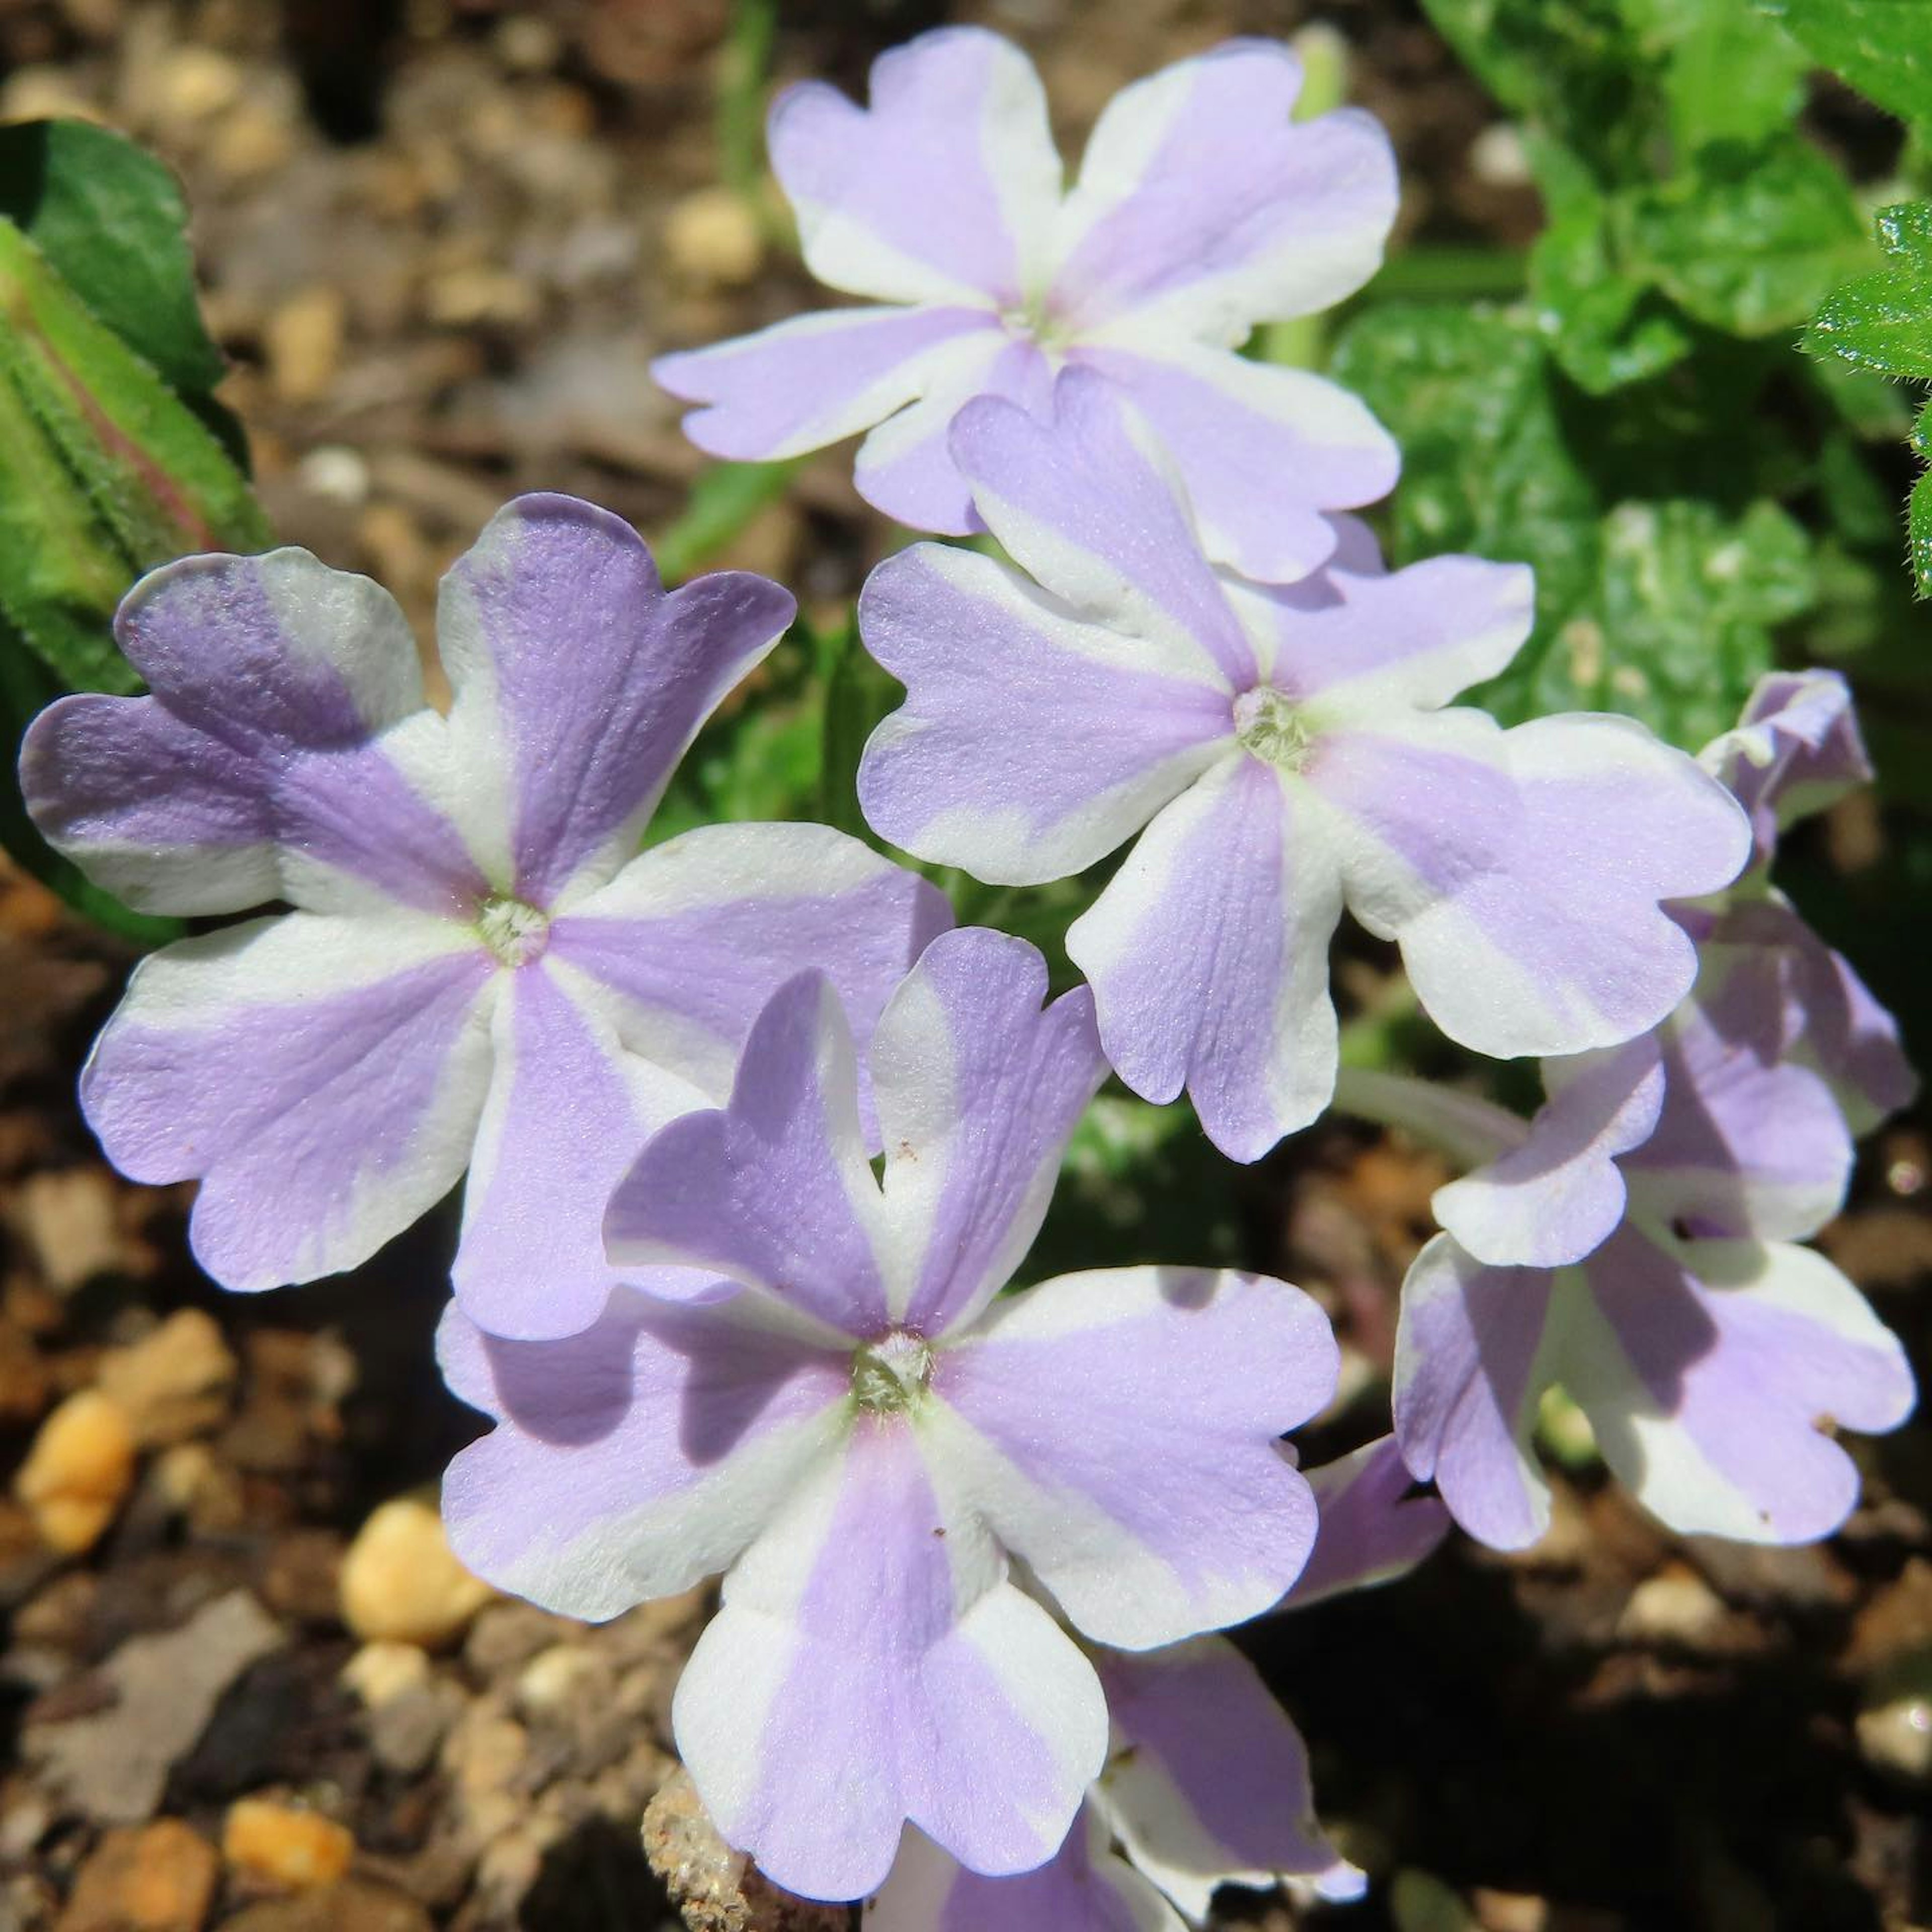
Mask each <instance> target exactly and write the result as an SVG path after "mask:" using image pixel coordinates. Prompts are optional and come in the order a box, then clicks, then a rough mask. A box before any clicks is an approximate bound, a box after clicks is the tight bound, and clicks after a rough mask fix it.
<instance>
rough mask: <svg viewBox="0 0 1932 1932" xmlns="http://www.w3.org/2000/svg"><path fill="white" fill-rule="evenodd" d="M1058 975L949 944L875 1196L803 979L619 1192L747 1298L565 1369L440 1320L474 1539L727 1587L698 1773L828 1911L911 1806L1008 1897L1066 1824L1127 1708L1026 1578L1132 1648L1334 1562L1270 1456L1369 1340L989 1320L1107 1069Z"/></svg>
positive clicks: (627, 1596)
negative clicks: (1342, 1343)
mask: <svg viewBox="0 0 1932 1932" xmlns="http://www.w3.org/2000/svg"><path fill="white" fill-rule="evenodd" d="M1045 992H1046V968H1045V965H1044V962H1043V961H1042V959H1040V955H1039V954H1038V953H1036V952H1035V951H1034V950H1033V949H1032V948H1031V947H1029V946H1028V945H1026V944H1024V942H1022V941H1018V940H1015V939H1010V938H1006V937H1004V936H1003V935H999V934H996V933H992V932H984V931H980V930H968V931H964V932H956V933H952V934H949V935H945V936H944V937H942V938H940V939H938V940H936V941H934V943H933V944H932V946H931V947H929V949H928V950H927V951H926V954H925V955H924V956H923V957H922V959H921V960H920V962H919V965H917V966H916V968H914V969H913V972H912V973H911V974H910V975H909V976H908V977H907V979H906V980H905V982H904V984H903V985H902V986H901V987H900V989H899V990H898V992H896V993H895V995H893V996H892V999H891V1001H889V1003H888V1004H887V1006H886V1010H885V1012H884V1013H883V1016H882V1017H881V1018H880V1021H879V1022H878V1025H877V1029H876V1031H874V1034H873V1037H872V1042H871V1052H870V1056H869V1057H870V1064H871V1085H872V1091H873V1094H874V1099H875V1101H876V1104H877V1111H878V1118H879V1124H880V1128H881V1130H883V1143H884V1147H885V1157H884V1165H883V1178H875V1176H874V1173H873V1172H872V1169H871V1166H870V1165H869V1164H868V1162H867V1160H866V1158H865V1142H864V1139H863V1138H862V1134H861V1132H860V1127H859V1112H858V1106H857V1100H856V1092H857V1080H858V1067H857V1061H856V1056H855V1055H854V1052H853V1046H852V1043H851V1039H850V1034H849V1032H848V1031H847V1026H846V1022H845V1019H844V1014H843V1012H842V1010H841V1007H840V1004H839V1002H838V1000H837V999H836V998H835V997H834V996H833V995H832V993H831V992H830V990H829V988H828V987H827V986H826V983H825V982H824V980H823V978H822V977H820V976H819V975H817V974H806V975H804V976H802V977H800V978H799V979H797V980H794V981H793V982H792V983H790V984H789V985H787V986H785V987H784V989H781V991H780V992H779V993H778V995H776V996H775V998H774V999H773V1000H772V1004H770V1005H769V1007H766V1010H765V1012H764V1013H763V1016H761V1017H760V1019H759V1020H758V1022H757V1025H755V1026H754V1028H753V1029H752V1032H751V1039H750V1040H749V1042H748V1044H747V1046H746V1047H745V1056H744V1060H743V1063H742V1067H741V1068H740V1070H739V1076H738V1080H737V1084H736V1087H735V1088H734V1089H733V1093H732V1096H731V1102H730V1106H729V1107H728V1108H727V1109H725V1110H724V1111H722V1112H713V1113H702V1114H694V1115H688V1116H687V1117H686V1118H684V1119H682V1120H681V1121H676V1122H674V1123H673V1124H672V1125H670V1127H666V1128H665V1129H664V1130H662V1131H661V1133H658V1135H657V1136H655V1139H653V1140H652V1142H651V1143H650V1144H649V1147H648V1148H646V1151H645V1153H644V1154H643V1158H642V1159H641V1160H640V1162H639V1163H638V1165H637V1168H636V1169H635V1170H634V1172H633V1173H632V1174H631V1176H630V1178H628V1180H627V1181H625V1184H624V1185H623V1187H622V1189H621V1190H619V1193H618V1195H617V1196H616V1199H615V1201H614V1202H613V1204H612V1207H611V1211H610V1218H609V1221H608V1223H607V1228H608V1232H609V1234H610V1247H611V1253H612V1256H613V1259H614V1260H616V1261H617V1262H619V1263H623V1262H634V1261H642V1262H646V1263H649V1264H652V1265H656V1264H661V1263H667V1262H669V1263H675V1264H677V1265H682V1266H683V1267H685V1268H689V1269H694V1270H698V1271H702V1274H703V1276H705V1277H711V1278H712V1279H713V1280H714V1282H715V1284H716V1285H715V1286H714V1287H712V1288H711V1289H706V1290H703V1291H701V1292H699V1293H697V1294H696V1295H691V1296H689V1297H688V1298H686V1299H685V1300H683V1301H671V1300H670V1299H668V1298H664V1297H662V1296H658V1297H655V1298H653V1297H652V1296H648V1295H643V1294H640V1293H637V1292H632V1291H629V1290H620V1291H619V1292H618V1293H617V1294H616V1295H615V1296H614V1297H613V1299H612V1301H611V1303H610V1307H609V1309H608V1310H607V1313H605V1315H604V1318H603V1319H602V1320H601V1322H599V1323H598V1325H596V1326H595V1328H592V1329H590V1330H589V1331H587V1332H586V1333H585V1334H583V1335H580V1336H578V1337H574V1338H573V1339H571V1340H566V1341H562V1342H556V1343H504V1342H502V1341H499V1340H495V1339H493V1338H492V1337H489V1336H487V1335H486V1334H484V1333H483V1332H482V1331H480V1330H478V1328H476V1327H475V1325H474V1324H472V1323H471V1322H468V1321H466V1319H464V1318H463V1316H462V1315H461V1314H460V1312H459V1311H457V1310H452V1311H451V1313H450V1314H449V1316H448V1317H447V1318H446V1322H445V1325H444V1331H443V1344H442V1347H443V1364H444V1367H445V1371H446V1374H447V1375H448V1376H449V1380H450V1382H451V1385H452V1388H455V1390H456V1391H457V1392H458V1394H460V1395H461V1396H462V1397H463V1398H464V1399H465V1400H467V1401H469V1402H470V1403H473V1404H474V1405H475V1406H477V1407H478V1408H481V1409H486V1410H487V1411H489V1412H490V1413H491V1414H492V1415H495V1416H496V1418H498V1426H497V1427H496V1430H495V1431H494V1432H493V1433H492V1434H491V1435H490V1436H487V1437H486V1438H484V1440H483V1441H481V1442H478V1443H477V1444H475V1445H474V1446H472V1448H469V1449H468V1450H466V1451H464V1452H463V1454H462V1455H461V1456H460V1457H458V1459H457V1460H456V1462H455V1465H454V1466H453V1467H452V1469H451V1471H450V1472H449V1477H448V1478H447V1480H446V1483H445V1485H444V1490H443V1505H444V1510H445V1513H446V1517H447V1519H448V1521H449V1526H450V1532H451V1536H452V1541H453V1542H454V1544H455V1548H456V1550H458V1553H459V1554H460V1556H461V1557H462V1558H463V1561H464V1562H466V1564H468V1565H469V1567H470V1568H472V1570H474V1571H475V1572H476V1573H477V1574H478V1575H480V1576H481V1577H485V1578H487V1580H490V1582H492V1583H496V1584H497V1585H498V1586H500V1587H502V1588H503V1589H508V1590H513V1591H514V1592H517V1593H518V1594H519V1595H523V1596H526V1597H528V1598H531V1599H532V1600H533V1601H535V1602H537V1603H539V1604H543V1605H544V1606H545V1607H547V1608H550V1609H552V1610H559V1611H562V1612H564V1613H566V1614H568V1615H571V1616H584V1617H590V1618H601V1617H609V1616H615V1615H616V1614H617V1613H619V1612H620V1611H622V1610H626V1609H628V1607H631V1605H632V1604H637V1603H640V1602H642V1601H644V1600H646V1598H653V1597H659V1596H664V1595H670V1594H672V1593H673V1592H677V1591H680V1590H683V1589H688V1588H689V1587H690V1586H691V1585H693V1584H694V1583H697V1581H698V1580H700V1578H702V1577H706V1576H707V1575H709V1574H712V1573H714V1572H716V1571H726V1572H727V1574H726V1577H725V1580H724V1602H723V1607H722V1609H721V1611H720V1613H719V1614H718V1616H717V1618H716V1619H715V1620H714V1621H713V1622H712V1624H711V1625H710V1626H709V1628H707V1629H706V1631H705V1633H704V1634H703V1637H702V1639H701V1640H700V1642H699V1643H698V1646H697V1650H696V1652H694V1655H693V1656H692V1658H691V1662H690V1664H689V1666H688V1668H687V1669H686V1670H685V1676H684V1678H683V1681H682V1683H681V1684H680V1685H679V1688H678V1691H677V1696H676V1705H675V1709H674V1719H675V1724H676V1733H677V1740H678V1747H679V1751H680V1752H681V1753H682V1755H683V1757H684V1760H685V1763H686V1765H687V1766H688V1767H689V1769H690V1771H691V1775H692V1778H694V1781H696V1784H697V1789H698V1791H699V1793H700V1796H701V1797H702V1798H703V1801H704V1803H705V1805H706V1808H707V1809H708V1810H709V1812H710V1814H711V1815H712V1817H713V1818H714V1819H715V1820H716V1821H717V1823H718V1826H719V1828H720V1829H721V1831H722V1832H724V1835H725V1836H726V1837H727V1838H728V1839H729V1840H730V1841H731V1842H732V1843H733V1844H735V1845H737V1846H741V1847H742V1848H743V1849H746V1850H748V1851H750V1852H753V1853H754V1854H755V1855H756V1856H757V1859H758V1861H759V1862H760V1864H761V1865H763V1867H764V1868H765V1870H766V1871H768V1872H769V1873H770V1874H771V1876H772V1877H773V1878H774V1879H776V1880H777V1881H778V1882H779V1883H780V1884H781V1885H785V1886H787V1887H788V1888H790V1889H791V1890H793V1891H798V1892H802V1893H804V1894H807V1895H808V1896H811V1897H824V1898H844V1897H859V1896H860V1895H862V1894H865V1893H867V1892H869V1891H872V1890H873V1889H874V1888H876V1887H877V1885H879V1884H880V1882H881V1881H882V1880H883V1879H884V1877H885V1876H886V1870H887V1869H888V1867H889V1866H890V1864H891V1863H892V1854H893V1849H894V1847H895V1845H896V1844H897V1843H898V1839H899V1836H900V1832H901V1826H902V1825H903V1823H904V1822H905V1821H907V1820H910V1821H911V1822H912V1823H915V1824H916V1825H917V1826H919V1829H921V1830H922V1832H925V1833H926V1835H928V1836H929V1837H930V1838H932V1839H933V1840H934V1841H935V1842H936V1843H938V1844H940V1845H941V1846H944V1848H945V1849H947V1851H949V1852H951V1853H952V1854H953V1855H954V1856H956V1857H957V1858H959V1859H960V1860H961V1861H962V1863H964V1864H967V1865H968V1866H970V1867H972V1868H973V1869H974V1870H977V1871H983V1872H993V1873H1010V1872H1016V1871H1024V1870H1031V1869H1032V1868H1033V1867H1035V1866H1037V1865H1039V1864H1041V1863H1042V1862H1043V1861H1044V1860H1045V1859H1046V1858H1049V1857H1050V1856H1051V1855H1052V1853H1053V1852H1054V1851H1055V1849H1057V1848H1058V1846H1059V1845H1060V1844H1061V1841H1062V1840H1063V1839H1064V1837H1065V1836H1066V1834H1067V1829H1068V1827H1069V1826H1070V1823H1072V1821H1073V1815H1074V1813H1075V1811H1076V1810H1077V1808H1079V1804H1080V1802H1081V1798H1082V1793H1084V1791H1085V1789H1086V1787H1087V1786H1088V1784H1091V1782H1092V1781H1093V1779H1094V1778H1095V1777H1096V1775H1098V1773H1099V1772H1100V1767H1101V1764H1102V1763H1103V1760H1104V1758H1105V1756H1106V1742H1107V1727H1106V1705H1105V1702H1104V1700H1103V1696H1102V1693H1101V1688H1100V1682H1099V1680H1098V1679H1097V1677H1096V1676H1095V1675H1094V1668H1093V1667H1092V1665H1091V1664H1089V1663H1088V1661H1087V1660H1086V1659H1085V1658H1084V1657H1083V1656H1082V1654H1081V1652H1080V1650H1079V1648H1078V1647H1077V1646H1076V1644H1075V1643H1074V1642H1073V1640H1072V1639H1071V1638H1070V1637H1068V1636H1067V1634H1066V1633H1065V1632H1064V1631H1063V1630H1062V1629H1061V1627H1060V1625H1058V1623H1057V1622H1055V1619H1054V1618H1053V1617H1052V1616H1050V1615H1049V1613H1048V1612H1047V1611H1046V1610H1045V1609H1043V1607H1041V1605H1040V1603H1039V1602H1037V1601H1035V1599H1034V1598H1033V1597H1031V1596H1029V1595H1025V1594H1024V1593H1023V1592H1022V1590H1021V1589H1019V1587H1017V1586H1016V1583H1014V1582H1013V1580H1010V1577H1009V1574H1008V1565H1009V1557H1010V1556H1011V1557H1012V1558H1014V1559H1019V1560H1020V1561H1021V1562H1024V1563H1025V1565H1027V1566H1028V1575H1029V1576H1030V1577H1031V1579H1032V1580H1034V1581H1035V1582H1036V1583H1037V1585H1038V1586H1040V1588H1041V1589H1043V1590H1044V1591H1046V1592H1049V1593H1050V1594H1051V1596H1052V1599H1053V1601H1055V1603H1056V1604H1058V1607H1059V1608H1060V1610H1061V1611H1062V1612H1063V1613H1064V1615H1065V1616H1066V1617H1067V1619H1068V1620H1069V1621H1070V1622H1071V1623H1072V1624H1073V1625H1074V1626H1075V1627H1076V1628H1078V1629H1079V1630H1080V1631H1082V1632H1083V1633H1085V1634H1086V1635H1087V1636H1088V1637H1091V1638H1092V1639H1094V1640H1096V1641H1097V1642H1100V1643H1106V1644H1109V1645H1112V1646H1118V1647H1120V1648H1122V1649H1135V1650H1138V1649H1151V1648H1154V1647H1155V1646H1160V1645H1163V1644H1168V1643H1175V1642H1178V1641H1179V1640H1181V1639H1183V1638H1185V1637H1190V1636H1192V1635H1194V1634H1198V1633H1199V1632H1201V1631H1205V1630H1210V1629H1213V1628H1218V1627H1220V1626H1222V1625H1227V1624H1230V1623H1233V1622H1238V1621H1240V1620H1241V1619H1244V1618H1247V1617H1250V1616H1254V1615H1256V1613H1259V1612H1260V1611H1262V1610H1266V1609H1267V1608H1268V1607H1269V1606H1270V1605H1271V1604H1274V1602H1275V1601H1277V1599H1278V1598H1280V1595H1281V1594H1282V1592H1283V1591H1284V1590H1285V1589H1287V1587H1288V1586H1289V1584H1290V1583H1292V1582H1293V1581H1294V1580H1295V1577H1296V1575H1297V1574H1298V1572H1299V1571H1301V1568H1302V1565H1303V1564H1304V1561H1305V1560H1306V1559H1307V1554H1308V1550H1309V1547H1310V1543H1311V1541H1313V1536H1314V1531H1315V1505H1314V1502H1313V1498H1312V1496H1311V1495H1310V1492H1309V1489H1308V1486H1307V1484H1306V1483H1305V1482H1304V1480H1303V1479H1302V1478H1301V1476H1300V1475H1298V1473H1297V1472H1295V1469H1293V1467H1292V1466H1291V1464H1290V1463H1289V1460H1287V1459H1286V1457H1284V1456H1283V1454H1282V1453H1281V1451H1280V1448H1279V1447H1278V1445H1277V1440H1276V1439H1277V1437H1278V1436H1280V1433H1282V1432H1283V1430H1286V1429H1287V1428H1289V1427H1292V1426H1293V1425H1294V1424H1296V1423H1297V1422H1299V1421H1303V1420H1304V1419H1305V1418H1307V1417H1308V1416H1309V1415H1311V1414H1312V1413H1313V1412H1315V1411H1316V1409H1319V1407H1320V1406H1322V1403H1325V1401H1326V1400H1328V1397H1329V1396H1330V1394H1331V1393H1332V1391H1333V1389H1334V1383H1335V1377H1336V1371H1337V1351H1336V1347H1335V1343H1334V1338H1333V1337H1332V1335H1331V1334H1330V1332H1329V1330H1328V1324H1327V1322H1326V1321H1325V1319H1324V1318H1323V1317H1322V1314H1321V1313H1320V1312H1319V1310H1318V1309H1317V1308H1316V1306H1315V1304H1313V1302H1311V1301H1310V1300H1309V1299H1308V1298H1307V1297H1306V1296H1305V1295H1302V1294H1301V1292H1300V1291H1298V1289H1292V1288H1290V1287H1288V1286H1286V1285H1285V1284H1283V1283H1280V1282H1275V1281H1270V1280H1264V1279H1260V1278H1258V1277H1252V1276H1244V1275H1236V1274H1217V1273H1215V1272H1214V1271H1211V1270H1205V1269H1187V1268H1129V1269H1121V1270H1115V1271H1103V1272H1098V1273H1092V1274H1076V1275H1069V1276H1065V1277H1061V1278H1060V1279H1058V1280H1053V1281H1050V1282H1047V1283H1044V1284H1043V1285H1041V1286H1038V1287H1037V1288H1034V1289H1029V1290H1028V1292H1025V1294H1023V1295H1017V1296H1012V1297H1008V1298H1004V1299H1002V1300H999V1301H995V1296H996V1295H998V1294H999V1291H1000V1290H1001V1288H1002V1287H1003V1286H1005V1284H1006V1283H1007V1280H1008V1278H1009V1277H1010V1275H1011V1274H1012V1273H1013V1270H1014V1268H1016V1266H1017V1265H1019V1261H1020V1259H1021V1258H1022V1256H1023V1255H1024V1254H1025V1253H1026V1251H1027V1250H1028V1247H1029V1246H1030V1245H1031V1242H1032V1240H1033V1238H1034V1235H1035V1233H1036V1232H1037V1230H1038V1229H1039V1227H1040V1222H1041V1220H1042V1218H1043V1216H1044V1214H1045V1213H1046V1206H1047V1202H1048V1200H1049V1196H1051V1194H1052V1189H1053V1184H1054V1180H1055V1175H1056V1173H1057V1172H1058V1166H1059V1162H1060V1158H1061V1151H1062V1150H1063V1148H1064V1146H1065V1145H1066V1142H1067V1138H1068V1136H1070V1133H1072V1131H1073V1127H1074V1124H1075V1122H1076V1120H1077V1119H1078V1118H1079V1115H1080V1114H1081V1112H1082V1110H1083V1109H1084V1108H1085V1106H1086V1103H1087V1102H1088V1099H1089V1098H1090V1097H1091V1095H1092V1094H1093V1093H1094V1091H1095V1089H1096V1088H1097V1086H1098V1085H1099V1084H1100V1079H1101V1077H1102V1075H1103V1073H1104V1071H1105V1067H1104V1063H1103V1060H1102V1058H1101V1055H1100V1044H1099V1042H1098V1040H1097V1039H1096V1037H1095V1035H1094V1022H1093V1013H1092V1004H1091V1000H1090V998H1089V997H1088V995H1087V994H1086V992H1085V991H1084V990H1083V991H1080V992H1075V993H1072V994H1070V995H1067V996H1066V997H1065V998H1063V999H1061V1000H1060V1001H1057V1002H1055V1004H1052V1006H1049V1007H1046V1009H1045V1010H1042V1008H1041V1005H1040V1002H1041V1000H1042V998H1043V995H1044V994H1045Z"/></svg>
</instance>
